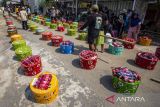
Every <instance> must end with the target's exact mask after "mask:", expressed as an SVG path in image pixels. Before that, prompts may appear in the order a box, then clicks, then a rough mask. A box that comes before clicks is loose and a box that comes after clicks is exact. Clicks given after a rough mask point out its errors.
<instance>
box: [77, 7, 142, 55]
mask: <svg viewBox="0 0 160 107" xmlns="http://www.w3.org/2000/svg"><path fill="white" fill-rule="evenodd" d="M97 25H98V26H99V27H97ZM86 27H88V43H89V48H90V50H93V51H97V44H96V43H95V41H97V39H100V38H102V37H100V36H99V35H100V32H101V31H103V32H104V35H106V36H112V37H116V38H120V39H122V38H123V37H124V35H127V36H128V38H133V39H134V40H135V41H137V36H138V34H139V32H140V28H141V20H140V18H139V15H138V14H137V13H136V12H134V11H132V10H128V11H127V10H126V9H123V11H121V12H120V14H119V15H118V16H116V15H115V14H114V13H112V14H111V15H110V14H109V13H108V11H105V10H103V9H99V7H98V6H97V5H93V6H92V7H91V10H90V12H88V18H87V21H86V23H85V24H84V26H83V27H81V28H80V29H79V30H82V29H84V28H86ZM103 40H105V39H103ZM103 51H104V42H102V43H101V52H103Z"/></svg>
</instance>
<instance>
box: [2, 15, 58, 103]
mask: <svg viewBox="0 0 160 107" xmlns="http://www.w3.org/2000/svg"><path fill="white" fill-rule="evenodd" d="M5 18H6V21H7V20H11V19H10V17H9V16H5ZM7 25H8V29H11V28H10V26H11V25H12V27H13V26H14V25H13V23H12V24H7ZM14 29H16V27H15V26H14ZM17 33H18V32H16V33H12V34H10V36H11V41H12V48H13V49H14V50H15V54H16V58H17V59H18V60H20V61H21V69H22V70H23V73H24V75H26V76H35V75H36V76H35V77H34V78H33V80H32V81H31V82H30V85H29V87H30V90H31V93H32V94H31V95H32V97H33V98H34V100H35V102H37V103H42V104H47V103H50V102H53V101H54V100H55V99H56V98H57V96H58V92H59V86H58V79H57V77H56V75H54V74H52V73H50V72H42V62H41V57H40V56H39V55H32V49H31V47H29V46H27V44H26V41H25V40H24V39H23V37H22V35H20V34H17ZM41 72H42V73H41Z"/></svg>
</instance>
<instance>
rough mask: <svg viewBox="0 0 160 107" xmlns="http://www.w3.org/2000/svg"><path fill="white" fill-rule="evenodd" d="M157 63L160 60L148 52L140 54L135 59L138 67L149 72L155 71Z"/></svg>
mask: <svg viewBox="0 0 160 107" xmlns="http://www.w3.org/2000/svg"><path fill="white" fill-rule="evenodd" d="M157 62H158V58H157V57H156V56H155V55H154V54H152V53H148V52H138V53H137V56H136V59H135V63H136V64H137V65H138V66H140V67H142V68H146V69H148V70H153V69H154V68H155V66H156V64H157Z"/></svg>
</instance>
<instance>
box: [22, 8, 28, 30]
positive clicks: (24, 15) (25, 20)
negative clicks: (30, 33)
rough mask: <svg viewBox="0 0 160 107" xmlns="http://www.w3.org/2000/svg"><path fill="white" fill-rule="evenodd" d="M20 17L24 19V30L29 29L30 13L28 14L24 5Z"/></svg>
mask: <svg viewBox="0 0 160 107" xmlns="http://www.w3.org/2000/svg"><path fill="white" fill-rule="evenodd" d="M20 18H21V21H22V28H23V29H24V30H27V29H28V27H27V20H28V14H27V12H26V10H25V8H24V7H22V10H21V11H20Z"/></svg>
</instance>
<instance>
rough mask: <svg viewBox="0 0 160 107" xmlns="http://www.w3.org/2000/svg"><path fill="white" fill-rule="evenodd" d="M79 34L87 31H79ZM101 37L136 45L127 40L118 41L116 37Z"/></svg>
mask: <svg viewBox="0 0 160 107" xmlns="http://www.w3.org/2000/svg"><path fill="white" fill-rule="evenodd" d="M79 32H85V31H79ZM85 33H86V32H85ZM100 36H102V37H105V38H108V39H113V40H116V41H119V42H123V43H128V44H135V42H129V41H126V40H123V39H118V38H114V37H107V36H104V35H100Z"/></svg>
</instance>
